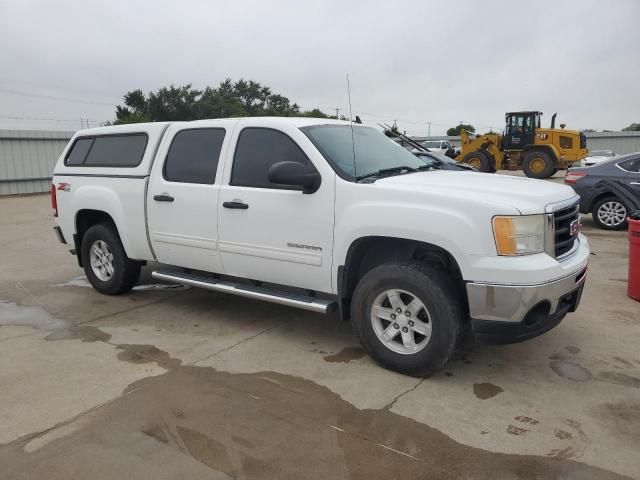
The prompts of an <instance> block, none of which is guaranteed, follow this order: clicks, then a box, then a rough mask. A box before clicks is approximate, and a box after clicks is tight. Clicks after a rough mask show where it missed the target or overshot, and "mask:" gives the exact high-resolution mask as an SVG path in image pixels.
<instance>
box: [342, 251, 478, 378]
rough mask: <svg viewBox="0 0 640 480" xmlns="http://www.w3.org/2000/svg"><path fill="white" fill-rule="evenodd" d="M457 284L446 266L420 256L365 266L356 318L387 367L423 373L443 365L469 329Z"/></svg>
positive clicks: (359, 330) (358, 330) (371, 348)
mask: <svg viewBox="0 0 640 480" xmlns="http://www.w3.org/2000/svg"><path fill="white" fill-rule="evenodd" d="M458 296H459V295H458V289H457V288H456V286H455V284H454V283H453V282H452V281H451V279H450V278H449V277H448V276H447V275H446V274H445V273H444V272H442V271H439V270H436V269H433V268H431V267H429V266H427V265H424V264H421V263H418V262H407V263H400V264H386V265H381V266H378V267H376V268H373V269H372V270H370V271H369V272H367V273H366V274H365V275H364V277H362V279H361V280H360V282H359V283H358V286H357V287H356V290H355V292H354V295H353V300H352V303H351V311H352V319H351V321H352V324H353V328H354V331H355V333H356V335H357V336H358V339H359V340H360V342H361V343H362V345H363V346H364V348H365V349H366V350H367V351H368V352H369V354H370V355H371V357H372V358H373V359H374V360H375V361H376V362H378V363H379V364H380V365H382V366H383V367H385V368H388V369H390V370H394V371H396V372H400V373H403V374H405V375H411V376H418V377H423V376H427V375H430V374H431V373H433V372H434V371H436V370H438V369H440V368H442V367H443V366H444V365H445V364H446V363H447V362H448V361H449V359H450V358H451V357H452V356H453V354H454V353H455V351H456V347H457V346H459V345H460V344H461V340H462V339H463V337H464V333H465V332H466V330H465V328H464V313H463V309H462V307H461V304H462V302H461V301H460V299H459V298H458Z"/></svg>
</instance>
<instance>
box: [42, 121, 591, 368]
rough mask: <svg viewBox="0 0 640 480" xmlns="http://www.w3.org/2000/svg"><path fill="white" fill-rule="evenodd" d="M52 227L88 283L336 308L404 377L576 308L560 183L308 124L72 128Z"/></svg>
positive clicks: (371, 134)
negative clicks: (425, 159)
mask: <svg viewBox="0 0 640 480" xmlns="http://www.w3.org/2000/svg"><path fill="white" fill-rule="evenodd" d="M51 197H52V205H53V210H54V216H55V217H56V219H57V225H56V227H55V230H56V232H57V235H58V238H59V239H60V241H62V242H63V243H68V244H69V248H70V251H71V252H72V253H73V254H75V255H77V258H78V262H79V264H80V266H82V267H84V271H85V272H86V275H87V277H88V279H89V281H90V282H91V284H92V285H93V286H94V287H95V289H96V290H98V291H99V292H101V293H105V294H109V295H113V294H120V293H124V292H126V291H128V290H130V289H131V288H132V287H133V286H134V285H135V284H136V282H137V281H138V278H139V275H140V268H141V266H142V265H144V264H145V263H146V262H158V263H159V264H164V266H162V265H159V266H158V267H157V269H155V270H154V271H153V273H152V275H153V277H155V278H157V279H161V280H165V281H169V282H176V283H180V284H186V285H192V286H196V287H202V288H207V289H210V290H214V291H218V292H225V293H230V294H236V295H241V296H244V297H250V298H257V299H262V300H266V301H271V302H276V303H279V304H283V305H288V306H292V307H299V308H303V309H306V310H311V311H313V312H319V313H328V312H331V311H334V310H337V311H338V312H339V315H341V316H342V318H343V319H345V320H350V321H351V322H352V324H353V327H354V330H355V332H356V334H357V336H358V338H359V340H360V341H361V342H362V344H363V345H364V347H365V348H366V349H367V350H368V352H369V353H370V355H371V356H372V357H373V358H374V359H375V360H376V361H378V362H379V363H380V364H381V365H383V366H385V367H387V368H390V369H393V370H396V371H399V372H402V373H405V374H409V375H416V376H420V375H427V374H429V373H431V372H432V371H434V370H436V369H438V368H440V367H442V366H443V365H444V364H445V363H446V362H447V361H448V360H449V359H450V358H451V356H452V354H453V353H454V351H455V350H456V348H458V347H459V346H460V345H461V344H462V342H463V340H465V339H467V338H468V337H469V336H470V335H473V337H475V338H477V339H480V340H484V341H486V342H490V343H510V342H517V341H521V340H525V339H528V338H531V337H534V336H537V335H540V334H542V333H544V332H546V331H547V330H549V329H551V328H553V327H554V326H555V325H557V324H558V323H559V322H560V321H561V320H562V319H563V318H564V316H565V315H566V314H567V312H572V311H574V310H575V309H576V307H577V306H578V303H579V301H580V295H581V292H582V288H583V285H584V281H585V277H586V271H587V263H588V258H589V247H588V244H587V241H586V239H585V237H584V236H583V235H582V234H580V216H579V215H580V214H579V212H578V197H577V196H576V194H575V193H574V191H573V190H572V189H571V188H570V187H567V186H563V185H557V184H554V183H550V182H544V181H539V180H531V179H526V178H518V177H511V176H500V175H489V174H480V173H477V172H469V173H467V172H449V171H438V170H436V171H433V170H430V169H429V168H428V167H427V168H425V165H424V163H422V161H421V160H420V159H419V158H417V157H416V156H414V155H412V154H411V153H409V152H408V151H406V150H404V149H403V148H401V147H399V146H398V145H396V144H394V143H393V142H392V141H390V140H389V139H387V138H386V137H385V136H384V135H383V134H382V133H380V132H379V131H377V130H375V129H373V128H370V127H366V126H363V125H357V124H356V125H352V124H350V123H348V122H341V121H333V120H323V119H311V118H239V119H221V120H201V121H194V122H171V123H149V124H132V125H121V126H111V127H103V128H96V129H91V130H82V131H79V132H77V133H76V134H75V135H74V137H73V138H72V139H71V141H70V142H69V145H68V146H67V147H66V149H65V150H64V152H63V153H62V156H61V158H60V160H59V161H58V163H57V165H56V167H55V171H54V174H53V184H52V187H51Z"/></svg>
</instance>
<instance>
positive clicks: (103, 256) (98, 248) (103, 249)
mask: <svg viewBox="0 0 640 480" xmlns="http://www.w3.org/2000/svg"><path fill="white" fill-rule="evenodd" d="M89 263H90V264H91V270H92V271H93V274H94V275H95V276H96V277H98V279H99V280H101V281H103V282H108V281H109V280H111V278H112V277H113V274H114V272H115V269H114V266H113V253H112V252H111V249H110V248H109V245H107V243H106V242H105V241H103V240H96V241H95V242H93V244H92V245H91V249H90V250H89Z"/></svg>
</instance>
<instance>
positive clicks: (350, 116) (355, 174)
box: [347, 73, 358, 180]
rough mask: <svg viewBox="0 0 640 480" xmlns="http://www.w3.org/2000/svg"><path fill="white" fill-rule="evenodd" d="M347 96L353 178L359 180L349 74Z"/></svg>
mask: <svg viewBox="0 0 640 480" xmlns="http://www.w3.org/2000/svg"><path fill="white" fill-rule="evenodd" d="M347 96H348V97H349V123H350V125H351V150H352V151H353V176H354V178H355V179H356V180H357V178H358V175H357V172H356V168H357V167H356V142H355V139H354V134H353V115H352V113H351V84H350V83H349V74H348V73H347Z"/></svg>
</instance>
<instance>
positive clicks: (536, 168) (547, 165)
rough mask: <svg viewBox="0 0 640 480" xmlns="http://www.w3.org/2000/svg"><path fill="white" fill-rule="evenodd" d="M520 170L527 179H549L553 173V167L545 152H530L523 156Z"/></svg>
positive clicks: (551, 160) (549, 157)
mask: <svg viewBox="0 0 640 480" xmlns="http://www.w3.org/2000/svg"><path fill="white" fill-rule="evenodd" d="M522 170H523V171H524V174H525V175H526V176H527V177H529V178H549V177H550V176H552V175H553V174H554V173H555V166H554V164H553V159H552V158H551V156H550V155H549V154H548V153H547V152H543V151H540V150H532V151H530V152H527V153H526V154H525V156H524V161H523V162H522Z"/></svg>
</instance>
